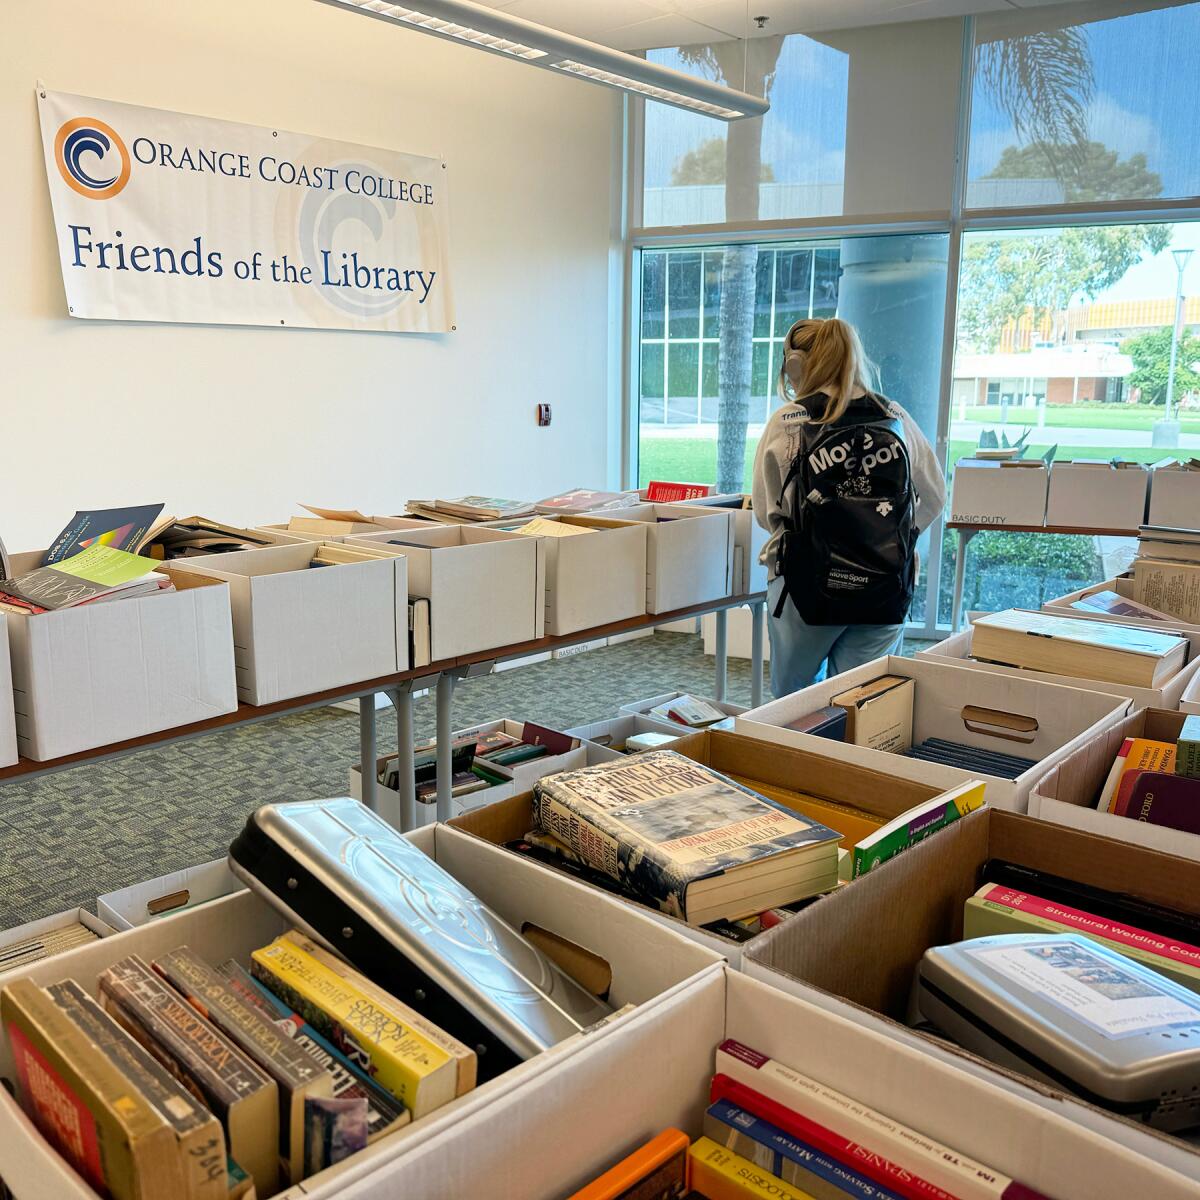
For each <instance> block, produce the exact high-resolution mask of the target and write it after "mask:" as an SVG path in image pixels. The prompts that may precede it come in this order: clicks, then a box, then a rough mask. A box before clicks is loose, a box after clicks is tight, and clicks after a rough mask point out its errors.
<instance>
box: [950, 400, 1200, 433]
mask: <svg viewBox="0 0 1200 1200" xmlns="http://www.w3.org/2000/svg"><path fill="white" fill-rule="evenodd" d="M959 412H960V410H959V409H958V408H957V407H955V409H954V411H953V413H952V418H953V420H956V421H957V420H960V419H961V418H960V417H959ZM1162 415H1163V410H1162V409H1161V408H1150V407H1147V408H1142V407H1141V406H1140V405H1129V404H1105V405H1099V404H1091V405H1084V404H1073V405H1071V406H1070V407H1067V406H1065V405H1064V406H1061V407H1048V408H1047V409H1046V428H1047V429H1134V430H1143V431H1145V432H1149V430H1150V428H1151V426H1153V424H1154V422H1155V421H1157V420H1159V419H1161V417H1162ZM966 419H967V420H968V421H976V422H978V423H979V424H981V425H995V426H999V425H1000V407H999V405H988V406H986V407H984V406H980V407H975V408H968V409H967V410H966ZM1037 419H1038V414H1037V410H1036V409H1022V408H1011V407H1010V408H1009V410H1008V420H1007V424H1009V425H1022V426H1024V425H1036V424H1037ZM1183 432H1184V433H1200V417H1196V416H1189V417H1185V418H1184V420H1183Z"/></svg>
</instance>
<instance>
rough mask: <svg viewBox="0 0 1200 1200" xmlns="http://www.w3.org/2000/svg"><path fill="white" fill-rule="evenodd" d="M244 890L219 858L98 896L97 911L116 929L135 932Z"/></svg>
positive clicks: (223, 860)
mask: <svg viewBox="0 0 1200 1200" xmlns="http://www.w3.org/2000/svg"><path fill="white" fill-rule="evenodd" d="M242 887H243V884H242V883H241V882H239V880H238V879H237V877H236V876H235V875H234V873H233V872H232V871H231V870H230V869H229V862H228V860H227V859H224V858H218V859H215V860H214V861H212V862H206V863H201V864H200V865H199V866H197V867H185V868H184V869H183V870H182V871H172V872H171V873H170V874H169V875H160V876H159V877H158V878H157V879H147V880H146V881H145V882H144V883H134V884H130V886H129V887H125V888H119V889H118V890H117V891H115V892H108V893H106V894H105V895H103V896H98V897H97V898H96V912H97V913H98V914H99V916H100V918H101V919H102V920H104V921H105V922H107V923H108V924H109V925H111V926H112V928H113V929H115V930H124V929H136V928H137V927H138V926H139V925H146V924H148V923H149V922H150V921H155V920H158V919H159V918H161V917H164V916H168V915H170V914H172V913H176V912H179V911H181V910H182V909H185V908H196V907H197V906H199V905H201V904H207V903H209V901H211V900H219V899H220V898H221V897H222V896H228V895H230V894H232V893H233V892H237V891H241V889H242Z"/></svg>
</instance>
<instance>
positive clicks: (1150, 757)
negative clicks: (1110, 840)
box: [1096, 738, 1175, 812]
mask: <svg viewBox="0 0 1200 1200" xmlns="http://www.w3.org/2000/svg"><path fill="white" fill-rule="evenodd" d="M1174 763H1175V747H1174V746H1173V745H1171V743H1170V742H1158V741H1153V740H1152V739H1149V738H1126V739H1125V740H1124V741H1123V742H1122V743H1121V748H1120V749H1119V750H1118V751H1117V756H1116V758H1114V759H1113V765H1112V767H1111V768H1110V769H1109V772H1108V777H1107V778H1106V779H1105V781H1104V787H1103V788H1102V789H1101V792H1100V799H1099V801H1098V802H1097V805H1096V807H1097V808H1098V809H1099V810H1100V811H1101V812H1115V811H1116V807H1117V798H1118V796H1119V794H1120V790H1121V782H1122V780H1123V779H1124V778H1125V777H1126V775H1127V774H1128V773H1129V772H1130V771H1158V770H1162V771H1170V770H1172V769H1173V767H1174Z"/></svg>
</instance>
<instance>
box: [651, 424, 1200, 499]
mask: <svg viewBox="0 0 1200 1200" xmlns="http://www.w3.org/2000/svg"><path fill="white" fill-rule="evenodd" d="M1197 432H1200V429H1198V430H1197ZM757 444H758V443H757V442H756V441H751V442H749V443H748V444H747V446H746V474H745V481H744V483H743V490H744V491H747V492H748V491H749V490H750V474H751V470H752V468H753V466H754V450H755V447H756V446H757ZM1045 448H1046V446H1045V445H1042V446H1040V447H1039V446H1034V447H1032V448H1031V450H1030V453H1031V454H1037V453H1038V451H1039V449H1041V450H1044V449H1045ZM974 449H975V443H974V442H951V443H950V461H951V462H956V461H957V460H958V459H959V458H963V457H965V456H967V455H969V454H970V453H971V452H972V451H973V450H974ZM640 450H641V452H640V468H639V472H638V474H639V476H640V479H639V483H640V485H641V486H642V487H645V485H646V484H647V483H649V482H650V480H651V479H674V480H683V481H686V482H688V483H712V482H713V481H714V480H715V479H716V476H717V443H716V441H715V439H713V438H679V437H670V438H643V439H642V441H641V448H640ZM1166 453H1168V452H1166V451H1163V450H1161V449H1158V448H1156V447H1153V446H1145V447H1143V448H1142V449H1139V450H1127V451H1125V452H1124V454H1123V456H1122V457H1124V458H1127V459H1132V460H1134V461H1135V462H1147V463H1149V462H1157V461H1158V460H1159V459H1160V458H1163V457H1164V456H1165V455H1166ZM1112 454H1113V449H1112V447H1111V446H1069V447H1066V448H1065V450H1064V456H1066V455H1069V456H1070V457H1071V458H1111V457H1112Z"/></svg>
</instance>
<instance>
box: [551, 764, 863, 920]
mask: <svg viewBox="0 0 1200 1200" xmlns="http://www.w3.org/2000/svg"><path fill="white" fill-rule="evenodd" d="M533 813H534V820H535V822H536V824H537V825H538V827H539V828H541V829H544V830H546V831H547V832H549V833H553V834H554V835H555V837H557V838H558V839H559V840H560V841H562V842H563V843H565V844H566V845H567V846H569V847H570V848H571V849H572V850H574V851H575V852H576V853H577V854H579V855H580V856H581V857H582V858H584V859H585V860H586V861H587V862H588V863H589V864H590V865H591V866H593V867H595V868H597V869H599V870H601V871H603V872H604V873H605V874H606V875H608V876H609V877H610V878H612V879H614V880H616V881H617V882H618V883H619V884H620V885H621V886H622V887H623V888H624V889H625V890H626V891H627V892H628V893H629V894H631V895H633V896H636V897H638V898H640V899H643V900H645V901H647V902H649V903H651V904H654V905H656V906H657V907H659V908H660V909H662V910H663V911H664V912H667V913H671V914H672V915H674V916H677V917H681V918H683V919H684V920H685V921H687V922H689V923H690V924H693V925H703V924H706V923H707V922H709V921H715V920H719V919H722V918H724V919H738V918H740V917H748V916H753V915H755V914H756V913H759V912H762V911H763V910H764V909H768V908H774V907H776V906H778V905H782V904H787V903H790V902H791V901H794V900H802V899H804V898H805V897H806V896H811V895H815V894H816V893H818V892H822V891H828V890H830V889H831V888H833V887H835V886H836V885H837V844H838V842H839V841H840V840H841V835H840V834H838V833H835V832H834V831H833V830H832V829H828V828H826V826H824V825H821V824H818V823H817V822H816V821H811V820H808V819H806V818H803V817H801V816H799V815H797V814H796V813H793V812H791V811H789V810H788V809H786V808H784V807H783V806H782V805H780V804H776V803H775V802H774V801H772V800H768V799H767V798H766V797H763V796H760V795H758V794H757V793H756V792H753V791H751V790H750V789H749V788H746V787H743V786H742V785H740V784H738V783H735V782H734V781H733V780H731V779H728V778H726V777H725V776H724V775H720V774H718V773H717V772H716V771H713V770H711V769H710V768H708V767H705V766H703V765H701V764H699V763H696V762H693V761H692V760H691V759H689V758H685V757H684V756H683V755H681V754H677V753H675V752H674V751H673V750H652V751H647V752H644V753H642V754H638V755H635V756H633V757H631V758H628V759H624V760H621V761H618V762H611V763H603V764H601V765H599V766H595V767H585V768H583V769H582V770H579V771H567V772H563V773H562V774H559V775H551V776H547V777H546V778H543V779H541V780H539V781H538V782H537V784H535V786H534V800H533Z"/></svg>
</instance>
